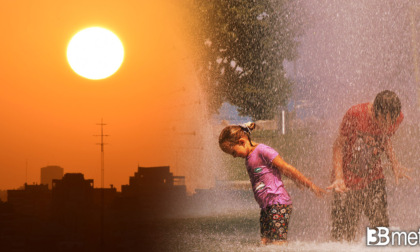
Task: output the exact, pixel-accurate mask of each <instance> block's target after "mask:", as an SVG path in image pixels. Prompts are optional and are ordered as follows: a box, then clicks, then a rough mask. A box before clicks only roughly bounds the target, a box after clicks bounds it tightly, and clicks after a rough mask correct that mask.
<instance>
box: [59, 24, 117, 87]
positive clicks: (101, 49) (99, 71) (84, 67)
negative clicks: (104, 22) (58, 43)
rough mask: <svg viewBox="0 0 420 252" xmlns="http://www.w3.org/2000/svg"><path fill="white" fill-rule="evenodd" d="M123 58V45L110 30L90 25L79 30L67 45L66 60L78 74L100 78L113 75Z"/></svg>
mask: <svg viewBox="0 0 420 252" xmlns="http://www.w3.org/2000/svg"><path fill="white" fill-rule="evenodd" d="M123 60H124V47H123V44H122V43H121V41H120V39H119V38H118V37H117V36H116V35H115V34H114V33H112V32H111V31H109V30H107V29H104V28H101V27H90V28H86V29H84V30H81V31H79V32H78V33H76V35H74V36H73V37H72V39H71V40H70V42H69V44H68V46H67V61H68V62H69V64H70V67H71V68H72V69H73V71H75V72H76V73H77V74H78V75H80V76H83V77H85V78H87V79H91V80H100V79H104V78H107V77H109V76H111V75H113V74H114V73H115V72H116V71H117V70H118V69H119V68H120V66H121V64H122V62H123Z"/></svg>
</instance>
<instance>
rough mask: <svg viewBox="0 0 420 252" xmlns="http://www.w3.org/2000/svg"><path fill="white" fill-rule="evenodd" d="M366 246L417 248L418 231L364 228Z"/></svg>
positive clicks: (419, 234) (419, 235)
mask: <svg viewBox="0 0 420 252" xmlns="http://www.w3.org/2000/svg"><path fill="white" fill-rule="evenodd" d="M366 236H367V237H366V245H367V246H387V245H389V244H391V245H392V246H407V245H409V246H417V245H420V228H419V231H417V232H415V231H411V232H405V231H391V232H390V231H389V228H387V227H377V228H372V229H371V228H366Z"/></svg>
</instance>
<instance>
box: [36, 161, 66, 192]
mask: <svg viewBox="0 0 420 252" xmlns="http://www.w3.org/2000/svg"><path fill="white" fill-rule="evenodd" d="M63 171H64V169H63V168H61V167H60V166H55V165H54V166H46V167H43V168H41V184H43V185H48V189H50V190H51V189H52V181H53V179H61V178H63Z"/></svg>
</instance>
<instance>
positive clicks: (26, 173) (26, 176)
mask: <svg viewBox="0 0 420 252" xmlns="http://www.w3.org/2000/svg"><path fill="white" fill-rule="evenodd" d="M27 184H28V159H26V160H25V185H27Z"/></svg>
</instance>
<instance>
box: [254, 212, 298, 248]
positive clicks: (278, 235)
mask: <svg viewBox="0 0 420 252" xmlns="http://www.w3.org/2000/svg"><path fill="white" fill-rule="evenodd" d="M291 213H292V205H282V204H276V205H272V206H269V207H267V208H265V209H262V210H261V217H260V227H261V238H268V239H270V240H277V241H285V240H287V229H288V226H289V220H290V214H291Z"/></svg>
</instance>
